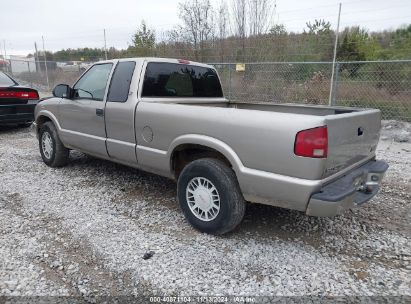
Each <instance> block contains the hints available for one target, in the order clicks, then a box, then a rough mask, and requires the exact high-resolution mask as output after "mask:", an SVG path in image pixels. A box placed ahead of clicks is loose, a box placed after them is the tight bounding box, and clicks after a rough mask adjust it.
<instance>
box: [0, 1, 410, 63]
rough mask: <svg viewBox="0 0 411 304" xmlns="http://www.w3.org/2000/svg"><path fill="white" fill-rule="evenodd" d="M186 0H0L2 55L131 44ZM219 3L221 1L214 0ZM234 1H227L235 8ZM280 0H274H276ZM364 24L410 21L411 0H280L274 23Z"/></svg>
mask: <svg viewBox="0 0 411 304" xmlns="http://www.w3.org/2000/svg"><path fill="white" fill-rule="evenodd" d="M181 1H182V0H150V1H143V0H115V1H113V0H111V1H107V0H70V1H62V0H0V54H3V53H4V47H3V42H4V41H5V46H6V52H7V55H9V54H14V55H27V54H28V53H33V52H34V42H37V45H38V47H39V48H41V47H42V36H44V41H45V47H46V49H47V50H51V51H57V50H60V49H63V48H78V47H99V48H100V47H103V46H104V35H103V29H106V37H107V46H108V47H110V46H114V47H116V48H126V47H127V46H128V44H129V43H130V40H131V35H132V33H133V32H134V31H135V29H136V28H137V27H138V26H139V25H140V24H141V21H142V20H145V21H146V22H147V24H148V25H149V26H150V27H152V28H154V29H155V30H156V32H157V34H158V36H161V34H162V33H164V32H166V31H168V30H170V29H172V28H173V27H174V26H175V25H177V24H179V23H180V20H179V17H178V13H179V9H178V3H179V2H181ZM211 1H212V3H213V4H214V5H215V6H217V5H218V4H219V3H220V1H222V0H211ZM231 1H232V0H226V2H227V4H228V5H229V6H230V3H231ZM272 1H275V0H272ZM340 2H341V3H342V12H341V25H340V28H341V29H342V28H344V27H345V26H353V25H360V26H362V27H365V28H366V29H368V30H370V31H377V30H383V29H393V28H397V27H398V26H401V25H404V24H410V23H411V0H389V1H387V0H346V1H345V0H305V1H303V0H299V1H297V0H277V1H276V10H275V13H274V14H273V23H281V24H284V25H285V26H286V28H287V30H288V31H294V32H301V31H302V30H303V29H304V28H305V23H306V22H307V21H313V20H314V19H316V18H317V19H319V18H322V19H326V20H328V21H330V22H331V24H332V26H333V28H334V29H335V28H336V25H337V19H338V18H337V16H338V3H340Z"/></svg>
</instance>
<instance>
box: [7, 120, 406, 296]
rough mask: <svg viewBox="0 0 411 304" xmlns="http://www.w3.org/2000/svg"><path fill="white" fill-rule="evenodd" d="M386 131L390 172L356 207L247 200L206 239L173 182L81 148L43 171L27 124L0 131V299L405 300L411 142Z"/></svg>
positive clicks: (383, 154) (383, 149) (382, 152)
mask: <svg viewBox="0 0 411 304" xmlns="http://www.w3.org/2000/svg"><path fill="white" fill-rule="evenodd" d="M387 126H391V127H388V129H387V130H389V132H391V131H392V128H393V127H392V123H391V124H390V123H388V124H386V125H385V127H384V129H385V128H387ZM394 127H395V126H394ZM384 136H385V137H384V140H383V141H381V143H380V145H379V147H378V151H377V153H378V157H379V158H381V159H385V160H387V161H388V162H389V163H390V169H389V171H388V173H387V175H386V178H385V181H384V183H383V187H382V190H381V192H380V194H379V195H378V196H377V197H376V198H375V199H374V200H373V201H372V202H371V203H370V204H368V205H366V206H365V207H363V208H359V209H355V210H352V211H348V212H346V213H345V214H344V215H342V216H338V217H335V218H322V219H320V218H313V217H308V216H305V215H304V214H302V213H299V212H295V211H289V210H284V209H280V208H274V207H268V206H262V205H251V204H250V205H249V206H248V207H247V212H246V216H245V220H244V222H243V223H242V224H241V225H240V227H239V228H238V229H237V230H236V231H235V232H233V233H230V234H228V235H225V236H222V237H215V236H210V235H206V234H202V233H199V232H197V231H195V230H194V229H193V228H191V226H190V225H189V224H188V223H187V222H186V221H185V220H184V218H183V216H182V213H181V212H180V210H179V207H178V205H177V202H176V199H175V198H176V191H175V184H174V183H173V182H171V181H169V180H167V179H165V178H162V177H158V176H155V175H151V174H148V173H144V172H141V171H138V170H134V169H130V168H127V167H124V166H120V165H117V164H113V163H110V162H107V161H102V160H98V159H94V158H91V157H88V156H86V155H84V154H81V153H78V152H72V153H71V162H70V164H69V165H68V166H67V167H65V168H62V169H52V168H49V167H47V166H46V165H44V164H43V162H42V160H41V157H40V155H39V152H38V148H37V141H36V138H35V136H34V135H33V134H31V133H30V132H29V130H28V129H15V128H14V129H13V128H2V129H0V232H1V233H0V256H1V260H0V261H1V262H0V296H13V295H20V296H40V295H61V296H76V297H77V296H78V297H84V298H86V299H90V298H93V297H94V296H108V295H111V296H121V295H141V294H146V295H152V294H157V295H250V296H260V295H263V296H270V295H277V296H280V295H286V296H299V295H316V296H318V295H320V296H371V295H374V296H375V295H378V296H398V295H407V296H410V295H411V279H410V271H411V263H410V257H411V248H410V239H411V236H410V231H411V229H410V218H411V213H410V205H411V201H410V200H411V183H410V181H411V170H410V168H411V166H410V164H411V143H407V142H401V143H399V142H396V141H395V139H393V138H392V137H390V135H389V134H388V135H384ZM150 251H152V253H154V255H153V256H152V257H151V258H149V259H143V256H144V254H145V253H147V252H150Z"/></svg>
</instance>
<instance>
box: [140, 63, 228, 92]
mask: <svg viewBox="0 0 411 304" xmlns="http://www.w3.org/2000/svg"><path fill="white" fill-rule="evenodd" d="M142 96H143V97H223V91H222V89H221V84H220V81H219V79H218V77H217V73H216V71H215V70H214V69H211V68H206V67H199V66H193V65H184V64H174V63H162V62H152V63H149V64H147V68H146V73H145V75H144V84H143V93H142Z"/></svg>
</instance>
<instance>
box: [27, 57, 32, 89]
mask: <svg viewBox="0 0 411 304" xmlns="http://www.w3.org/2000/svg"><path fill="white" fill-rule="evenodd" d="M27 69H28V71H29V77H30V87H33V78H32V76H31V70H30V61H27Z"/></svg>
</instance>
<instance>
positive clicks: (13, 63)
mask: <svg viewBox="0 0 411 304" xmlns="http://www.w3.org/2000/svg"><path fill="white" fill-rule="evenodd" d="M10 69H11V72H12V74H14V75H17V74H20V73H24V72H36V62H35V60H34V58H33V57H32V58H26V57H24V56H14V55H12V56H10Z"/></svg>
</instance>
